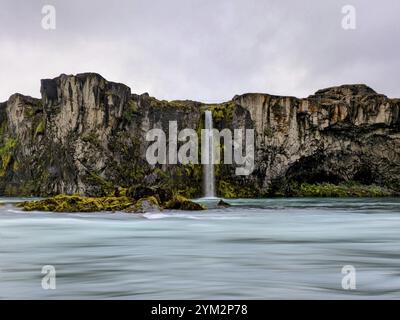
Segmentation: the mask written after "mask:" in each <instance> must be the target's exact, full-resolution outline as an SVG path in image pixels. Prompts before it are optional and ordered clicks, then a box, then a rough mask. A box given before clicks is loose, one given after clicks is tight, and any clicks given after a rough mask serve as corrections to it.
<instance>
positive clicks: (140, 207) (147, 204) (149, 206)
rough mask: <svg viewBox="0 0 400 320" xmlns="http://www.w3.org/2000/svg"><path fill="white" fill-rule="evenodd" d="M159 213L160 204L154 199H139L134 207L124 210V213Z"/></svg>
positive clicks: (151, 197)
mask: <svg viewBox="0 0 400 320" xmlns="http://www.w3.org/2000/svg"><path fill="white" fill-rule="evenodd" d="M154 210H156V211H159V210H160V204H159V202H158V200H157V198H156V197H153V196H150V197H144V198H141V199H139V200H138V201H137V202H136V203H135V204H134V205H132V206H130V207H128V208H127V209H125V212H137V213H145V212H148V211H154Z"/></svg>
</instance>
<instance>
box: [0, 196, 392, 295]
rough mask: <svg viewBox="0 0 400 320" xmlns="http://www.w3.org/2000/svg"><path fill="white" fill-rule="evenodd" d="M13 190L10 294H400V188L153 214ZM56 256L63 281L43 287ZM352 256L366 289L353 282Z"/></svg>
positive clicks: (1, 230) (6, 218) (8, 216)
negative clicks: (47, 200) (21, 202)
mask: <svg viewBox="0 0 400 320" xmlns="http://www.w3.org/2000/svg"><path fill="white" fill-rule="evenodd" d="M10 200H14V201H16V200H18V199H5V198H2V199H1V200H0V202H3V203H6V204H5V205H3V206H1V207H0V298H1V299H15V298H17V299H19V298H21V299H43V298H47V299H99V298H101V299H250V298H251V299H306V298H311V299H334V298H339V299H357V298H378V299H379V298H390V299H393V298H394V299H396V298H400V200H399V199H266V200H235V201H233V202H232V201H230V202H232V203H233V204H234V206H232V207H230V208H227V209H216V210H208V211H205V212H181V211H165V212H163V213H158V214H144V215H136V214H124V213H115V214H111V213H91V214H59V213H57V214H56V213H40V212H34V213H24V212H21V211H20V210H19V209H18V208H16V207H15V206H14V205H13V204H12V203H9V202H10ZM228 201H229V200H228ZM44 265H52V266H54V268H55V270H56V289H55V290H44V289H43V288H42V286H41V282H42V277H43V276H44V275H42V274H41V271H42V267H43V266H44ZM344 265H352V266H354V268H355V270H356V278H355V279H356V289H355V290H344V289H343V288H342V278H343V277H344V275H343V274H342V273H341V270H342V267H343V266H344Z"/></svg>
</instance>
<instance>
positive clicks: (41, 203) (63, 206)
mask: <svg viewBox="0 0 400 320" xmlns="http://www.w3.org/2000/svg"><path fill="white" fill-rule="evenodd" d="M153 198H154V197H153ZM146 199H147V200H148V198H146ZM154 199H155V198H154ZM141 200H143V199H140V200H138V201H136V204H140V201H141ZM155 201H156V202H155V203H154V204H156V205H159V203H158V201H157V200H155ZM17 206H18V207H21V208H23V209H24V210H25V211H34V210H36V211H53V212H96V211H123V210H125V209H128V208H132V206H133V207H135V201H134V200H132V199H130V198H128V197H125V196H123V197H83V196H80V195H64V194H60V195H57V196H54V197H51V198H46V199H43V200H36V201H25V202H22V203H19V204H18V205H17ZM163 208H164V209H181V210H205V207H204V206H202V205H200V204H197V203H194V202H192V201H190V200H189V199H186V198H185V197H182V196H174V197H173V198H172V199H170V200H169V201H168V202H166V203H165V204H164V206H161V205H160V209H163ZM133 212H134V211H133Z"/></svg>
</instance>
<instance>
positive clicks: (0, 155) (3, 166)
mask: <svg viewBox="0 0 400 320" xmlns="http://www.w3.org/2000/svg"><path fill="white" fill-rule="evenodd" d="M16 146H17V140H15V139H12V138H9V139H6V141H5V143H4V145H3V146H2V147H0V160H1V163H0V177H3V176H4V175H5V174H6V171H7V168H8V165H9V164H10V162H11V159H12V156H13V151H14V149H15V147H16Z"/></svg>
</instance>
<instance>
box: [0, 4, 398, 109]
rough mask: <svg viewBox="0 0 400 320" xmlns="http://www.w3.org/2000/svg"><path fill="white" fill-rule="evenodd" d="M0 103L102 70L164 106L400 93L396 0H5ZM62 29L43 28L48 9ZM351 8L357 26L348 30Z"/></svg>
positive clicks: (0, 16)
mask: <svg viewBox="0 0 400 320" xmlns="http://www.w3.org/2000/svg"><path fill="white" fill-rule="evenodd" d="M0 4H1V6H0V101H4V100H6V99H8V97H9V96H10V95H11V94H12V93H15V92H20V93H23V94H27V95H32V96H35V97H39V96H40V79H42V78H53V77H56V76H58V75H59V74H61V73H66V74H76V73H81V72H89V71H90V72H97V73H100V74H101V75H103V76H104V77H105V78H106V79H108V80H112V81H116V82H122V83H125V84H127V85H128V86H130V87H131V89H132V92H135V93H143V92H149V93H150V94H151V95H153V96H155V97H157V98H160V99H167V100H172V99H193V100H200V101H204V102H220V101H224V100H228V99H230V98H232V97H233V96H234V95H235V94H241V93H245V92H266V93H271V94H279V95H295V96H299V97H304V96H308V95H309V94H312V93H313V92H315V91H316V90H317V89H320V88H324V87H329V86H333V85H339V84H345V83H366V84H368V85H369V86H371V87H372V88H374V89H375V90H376V91H378V92H381V93H384V94H386V95H388V96H389V97H400V41H399V39H400V18H399V16H400V1H398V0H380V1H365V0H344V1H337V0H324V1H321V0H303V1H299V0H168V1H166V0H120V1H118V0H116V1H104V0H86V1H85V0H68V1H66V0H58V1H57V0H45V1H41V0H30V1H27V0H25V1H23V0H0ZM46 4H48V5H53V6H54V7H55V9H56V29H55V30H45V29H43V28H42V18H43V16H44V15H43V14H42V12H41V11H42V7H43V6H44V5H46ZM344 5H353V6H354V8H355V9H356V29H354V30H353V29H350V30H345V29H343V28H342V19H343V17H344V16H345V14H343V13H342V7H343V6H344Z"/></svg>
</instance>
